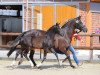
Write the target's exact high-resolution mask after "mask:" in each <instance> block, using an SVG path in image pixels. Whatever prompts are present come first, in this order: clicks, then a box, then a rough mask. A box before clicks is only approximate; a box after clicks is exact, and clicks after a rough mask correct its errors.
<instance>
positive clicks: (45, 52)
mask: <svg viewBox="0 0 100 75" xmlns="http://www.w3.org/2000/svg"><path fill="white" fill-rule="evenodd" d="M46 56H47V49H44V56H43V60H42V62H41V63H40V64H37V67H38V68H39V67H40V66H41V65H42V64H43V62H44V61H45V59H46Z"/></svg>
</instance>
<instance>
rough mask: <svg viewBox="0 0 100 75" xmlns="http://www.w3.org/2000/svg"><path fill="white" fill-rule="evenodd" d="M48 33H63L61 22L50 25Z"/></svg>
mask: <svg viewBox="0 0 100 75" xmlns="http://www.w3.org/2000/svg"><path fill="white" fill-rule="evenodd" d="M47 34H59V35H62V31H61V28H60V26H59V23H56V24H55V25H53V26H52V27H50V28H49V29H48V30H47Z"/></svg>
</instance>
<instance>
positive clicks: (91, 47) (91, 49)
mask: <svg viewBox="0 0 100 75" xmlns="http://www.w3.org/2000/svg"><path fill="white" fill-rule="evenodd" d="M90 61H93V34H91V35H90Z"/></svg>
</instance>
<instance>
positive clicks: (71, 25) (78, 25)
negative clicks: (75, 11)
mask: <svg viewBox="0 0 100 75" xmlns="http://www.w3.org/2000/svg"><path fill="white" fill-rule="evenodd" d="M61 29H62V35H63V37H62V36H60V35H58V34H56V35H55V37H54V39H52V40H54V41H52V42H47V41H49V39H46V40H47V41H46V42H45V43H44V44H43V45H44V46H46V45H50V44H52V45H53V47H54V49H53V52H54V53H55V55H56V53H60V54H65V55H66V58H65V59H64V60H63V62H64V61H65V60H66V59H68V61H69V63H70V66H71V67H73V68H74V66H73V65H72V63H71V60H70V55H69V54H68V52H67V51H68V48H69V46H70V42H71V38H72V35H73V33H74V31H75V29H79V30H80V32H81V31H83V32H87V28H86V27H85V25H83V23H82V22H81V17H80V16H79V17H77V18H74V19H71V20H69V21H68V22H65V24H64V25H63V26H62V27H61ZM49 47H50V46H48V47H47V48H48V49H49ZM48 49H46V50H48ZM46 50H44V51H46ZM46 55H47V52H44V58H43V61H44V60H45V59H46ZM57 58H58V57H57ZM43 61H42V63H43Z"/></svg>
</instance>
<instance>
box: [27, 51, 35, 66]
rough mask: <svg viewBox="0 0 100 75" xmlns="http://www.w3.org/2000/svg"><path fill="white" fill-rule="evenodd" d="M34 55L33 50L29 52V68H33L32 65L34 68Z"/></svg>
mask: <svg viewBox="0 0 100 75" xmlns="http://www.w3.org/2000/svg"><path fill="white" fill-rule="evenodd" d="M34 53H35V51H34V50H31V51H30V55H29V58H30V60H31V61H29V62H30V63H31V66H32V67H33V64H34V66H36V63H35V61H34V59H33V55H34Z"/></svg>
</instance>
